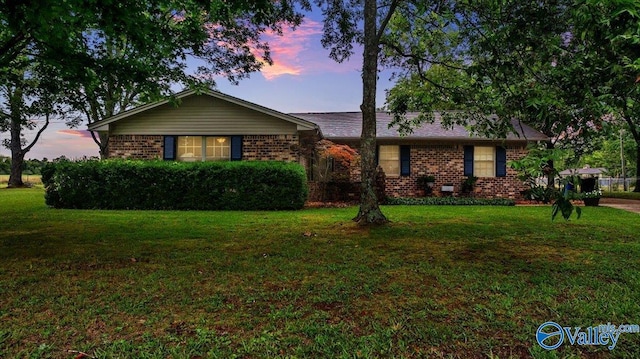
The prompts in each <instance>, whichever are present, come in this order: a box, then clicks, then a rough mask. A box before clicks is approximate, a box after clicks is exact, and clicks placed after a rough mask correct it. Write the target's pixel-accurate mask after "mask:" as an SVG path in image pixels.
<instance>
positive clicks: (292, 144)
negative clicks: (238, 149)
mask: <svg viewBox="0 0 640 359" xmlns="http://www.w3.org/2000/svg"><path fill="white" fill-rule="evenodd" d="M299 153H300V144H299V141H298V136H297V135H250V136H243V138H242V159H243V160H257V161H286V162H298V161H299V160H300V154H299Z"/></svg>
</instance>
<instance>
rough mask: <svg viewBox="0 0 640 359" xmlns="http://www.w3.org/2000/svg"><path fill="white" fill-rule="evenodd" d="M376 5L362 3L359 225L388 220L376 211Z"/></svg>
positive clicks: (356, 219) (367, 1)
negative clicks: (362, 41)
mask: <svg viewBox="0 0 640 359" xmlns="http://www.w3.org/2000/svg"><path fill="white" fill-rule="evenodd" d="M376 17H377V6H376V1H375V0H365V5H364V53H363V57H364V58H363V65H362V91H363V93H362V105H360V109H361V110H362V134H361V136H360V156H361V158H360V161H361V166H362V174H361V176H362V184H361V187H360V191H361V193H360V210H359V212H358V215H357V216H356V217H355V218H354V219H353V220H354V221H356V222H357V223H358V224H360V225H370V224H381V223H386V222H388V220H387V218H386V217H385V216H384V214H382V211H380V207H379V206H378V197H377V196H376V190H375V175H376V163H375V153H376V84H377V80H378V53H379V44H378V39H377V34H376V32H377V30H376Z"/></svg>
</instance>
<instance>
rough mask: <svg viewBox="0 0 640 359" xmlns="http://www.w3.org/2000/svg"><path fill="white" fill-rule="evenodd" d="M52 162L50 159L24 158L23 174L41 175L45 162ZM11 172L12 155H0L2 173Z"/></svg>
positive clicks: (0, 173)
mask: <svg viewBox="0 0 640 359" xmlns="http://www.w3.org/2000/svg"><path fill="white" fill-rule="evenodd" d="M47 162H50V160H49V159H47V158H43V159H42V160H24V162H23V163H22V174H23V175H39V174H40V171H41V170H42V167H43V166H44V164H45V163H47ZM8 174H11V157H6V156H0V175H8Z"/></svg>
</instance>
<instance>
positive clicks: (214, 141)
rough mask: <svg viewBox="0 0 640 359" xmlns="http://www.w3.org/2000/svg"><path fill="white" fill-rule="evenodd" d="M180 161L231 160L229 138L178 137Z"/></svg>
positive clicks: (177, 147) (178, 156)
mask: <svg viewBox="0 0 640 359" xmlns="http://www.w3.org/2000/svg"><path fill="white" fill-rule="evenodd" d="M176 149H177V157H176V159H177V160H178V161H183V162H195V161H203V160H205V161H220V160H228V159H230V158H231V140H230V138H229V137H219V136H216V137H206V136H178V143H177V144H176Z"/></svg>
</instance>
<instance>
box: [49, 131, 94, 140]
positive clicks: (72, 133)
mask: <svg viewBox="0 0 640 359" xmlns="http://www.w3.org/2000/svg"><path fill="white" fill-rule="evenodd" d="M56 133H59V134H61V135H70V136H76V137H83V138H92V137H91V132H89V131H86V130H66V129H65V130H58V131H56Z"/></svg>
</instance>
